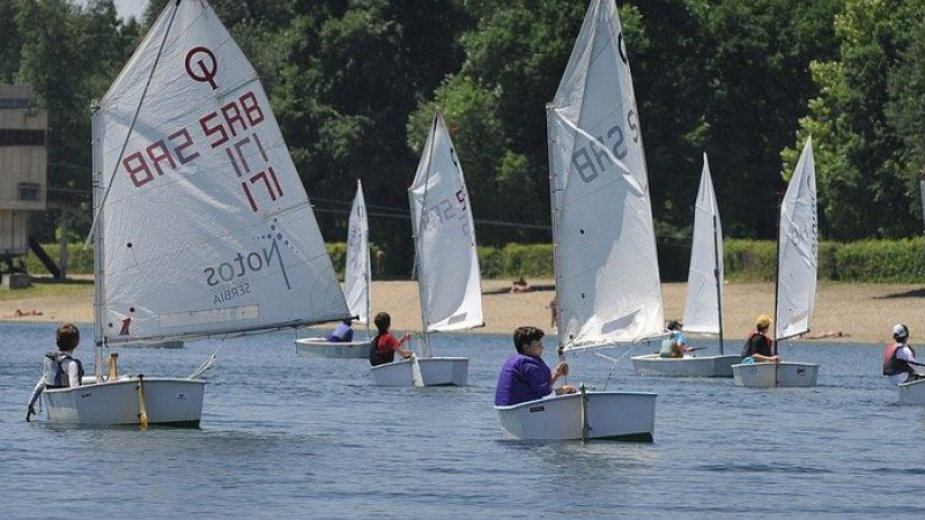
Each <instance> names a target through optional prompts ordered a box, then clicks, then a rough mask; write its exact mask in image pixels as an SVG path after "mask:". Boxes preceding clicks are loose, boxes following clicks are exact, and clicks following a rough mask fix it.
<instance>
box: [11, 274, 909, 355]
mask: <svg viewBox="0 0 925 520" xmlns="http://www.w3.org/2000/svg"><path fill="white" fill-rule="evenodd" d="M529 282H530V283H531V284H532V285H533V286H534V287H537V288H539V289H540V290H535V291H532V292H527V293H516V294H511V293H509V292H507V290H508V288H509V287H510V281H509V280H485V281H483V283H482V288H483V291H484V293H485V294H484V296H483V298H482V304H483V307H484V316H485V327H483V328H479V329H475V330H474V331H473V332H475V333H491V334H495V333H501V334H507V333H509V332H510V331H512V330H513V329H514V328H515V327H517V326H518V325H525V324H531V325H536V326H539V327H542V328H544V329H546V330H547V331H551V329H552V327H551V326H550V315H549V310H548V308H547V304H548V303H549V301H550V300H551V299H552V297H553V294H554V291H553V290H552V286H553V283H552V280H529ZM543 289H546V290H543ZM685 291H686V284H684V283H667V284H663V285H662V300H663V302H664V305H665V319H673V318H678V319H680V318H681V315H682V314H683V311H684V297H685ZM724 294H725V309H724V320H725V321H724V324H725V331H726V337H728V338H730V339H740V338H744V337H745V335H746V334H747V333H748V331H749V330H751V327H752V324H753V320H754V319H755V316H757V315H758V314H761V313H768V314H773V302H774V284H773V283H729V284H726V288H725V293H724ZM372 302H373V312H374V313H375V312H378V311H382V310H384V311H387V312H389V313H390V314H391V315H392V325H393V328H394V329H396V330H400V331H401V330H411V331H414V330H419V329H420V326H421V318H420V314H419V310H418V290H417V285H416V284H415V283H414V282H411V281H378V282H373V287H372ZM0 320H2V321H50V322H66V321H71V322H75V323H90V322H92V321H93V288H92V286H91V285H89V284H88V285H86V286H83V287H81V288H80V290H77V291H71V292H70V293H68V294H61V295H58V294H55V295H52V296H41V297H27V298H20V299H5V300H0ZM923 321H925V288H923V287H922V286H919V285H910V284H856V283H855V284H846V283H820V284H819V287H818V289H817V294H816V309H815V312H814V316H813V321H812V324H813V331H812V333H811V334H823V333H827V332H834V333H838V332H841V333H842V334H843V336H842V337H830V338H826V339H825V341H838V342H859V343H881V342H885V341H887V340H888V339H889V331H890V328H891V327H892V326H893V324H894V323H897V322H900V323H905V324H906V325H908V326H909V327H910V328H911V330H912V342H913V343H922V342H923V341H925V339H923V338H925V335H923V333H925V330H923V329H925V328H923V326H922V323H923Z"/></svg>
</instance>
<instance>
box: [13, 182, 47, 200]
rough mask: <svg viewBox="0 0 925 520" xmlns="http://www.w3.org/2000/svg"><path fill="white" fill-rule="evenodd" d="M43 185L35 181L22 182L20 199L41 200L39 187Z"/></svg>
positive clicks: (20, 184)
mask: <svg viewBox="0 0 925 520" xmlns="http://www.w3.org/2000/svg"><path fill="white" fill-rule="evenodd" d="M41 187H42V186H41V185H40V184H38V183H35V182H20V183H19V200H41V199H39V188H41Z"/></svg>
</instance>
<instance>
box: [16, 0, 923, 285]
mask: <svg viewBox="0 0 925 520" xmlns="http://www.w3.org/2000/svg"><path fill="white" fill-rule="evenodd" d="M168 1H169V0H151V1H149V2H148V7H147V10H146V12H145V13H144V15H143V16H142V20H134V19H129V20H124V19H120V18H119V17H118V16H117V13H116V11H115V8H114V6H113V1H112V0H89V1H88V2H84V3H81V4H77V3H75V2H74V1H72V0H6V1H3V2H0V20H8V21H9V23H7V24H6V25H7V27H6V30H5V31H3V32H0V81H2V82H12V81H18V82H28V83H31V84H32V85H33V86H34V87H35V89H36V91H37V93H38V96H39V100H40V103H41V104H42V105H43V106H45V107H46V108H48V110H49V121H50V123H49V124H50V129H49V136H48V139H49V140H48V142H49V185H50V187H51V188H53V189H57V190H59V192H60V193H62V194H67V193H72V192H77V193H86V192H89V188H90V148H89V145H88V143H89V141H90V123H89V113H88V107H89V103H90V100H91V99H94V98H99V97H101V96H102V95H103V94H104V93H105V90H106V88H107V87H108V85H109V84H110V83H111V82H112V80H113V79H114V78H115V76H116V74H118V72H119V70H120V69H121V67H122V66H123V64H124V63H125V62H126V61H127V59H128V58H129V56H130V55H131V53H132V52H133V50H134V47H135V45H136V44H137V43H138V41H139V40H140V38H141V37H142V36H143V35H144V33H145V30H146V27H148V26H149V25H150V24H151V23H153V21H154V20H155V19H156V17H157V16H158V15H159V14H160V12H161V10H162V9H163V7H164V5H166V4H167V3H168ZM211 3H212V5H213V7H214V8H215V10H216V11H217V13H218V14H219V16H220V17H221V19H222V21H223V22H224V23H225V25H226V26H228V28H229V30H230V31H231V33H232V35H233V36H234V37H235V39H236V41H237V42H238V44H239V45H240V46H241V48H242V49H243V50H244V52H245V54H246V55H247V56H248V58H249V59H250V60H251V62H252V63H253V64H254V66H255V68H256V69H257V71H258V73H259V75H260V77H261V80H262V82H263V84H264V87H265V88H266V90H267V92H268V95H269V97H270V100H271V102H272V104H273V110H274V112H275V114H276V117H277V119H278V120H279V123H280V125H281V127H282V130H283V134H284V135H285V137H286V141H287V144H288V145H289V148H290V151H291V153H292V157H293V159H294V161H295V164H296V167H297V169H298V171H299V173H300V175H301V177H302V179H303V182H304V183H305V186H306V189H307V191H308V193H309V197H310V198H311V199H312V200H313V203H314V204H315V206H316V209H317V210H318V218H319V221H320V223H321V226H322V231H323V232H324V233H325V238H326V239H327V240H332V241H336V240H341V239H342V237H343V235H344V228H345V223H346V217H347V215H346V214H347V210H348V208H349V201H350V200H351V199H352V196H353V192H354V190H355V186H356V179H362V181H363V186H364V189H365V192H366V200H367V204H368V206H369V213H370V216H371V233H372V240H373V241H374V242H376V243H377V244H379V245H380V246H381V248H382V249H383V251H384V252H385V253H386V256H385V258H386V261H387V262H389V265H390V269H389V270H390V271H391V272H393V273H398V272H407V270H408V269H409V268H410V263H411V256H413V255H412V254H411V253H410V252H411V251H413V247H412V245H411V237H410V228H411V226H410V222H409V221H408V220H406V218H404V216H405V215H406V214H407V210H406V208H407V204H408V199H407V192H406V190H407V186H408V185H409V184H410V182H411V179H412V177H413V174H414V171H415V167H416V165H417V161H418V158H419V153H420V151H421V148H422V147H423V143H424V140H425V138H426V132H427V128H428V125H429V123H430V120H431V118H432V116H433V113H434V111H435V110H436V109H438V108H439V109H441V110H443V112H444V114H445V118H446V120H447V124H448V127H449V129H450V131H451V134H452V137H453V140H454V144H455V145H456V148H457V152H458V155H459V158H460V161H461V165H462V168H463V171H464V172H465V175H466V181H467V185H468V187H469V190H470V198H471V200H472V205H473V211H474V214H475V218H476V221H477V224H476V230H477V235H478V239H479V242H480V243H483V244H486V245H503V244H504V243H507V242H545V241H548V240H549V239H550V236H549V231H548V229H547V228H546V226H548V222H549V216H548V215H549V213H548V211H549V195H548V187H547V178H548V165H547V151H546V124H545V111H544V105H545V103H546V102H547V101H549V100H550V99H551V97H552V95H553V94H554V92H555V90H556V86H557V85H558V81H559V78H560V76H561V74H562V72H563V70H564V68H565V64H566V63H567V61H568V57H569V55H570V53H571V49H572V45H573V43H574V39H575V37H576V36H577V34H578V29H579V27H580V26H581V22H582V20H583V17H584V13H585V11H586V9H587V3H586V2H585V1H584V0H402V1H394V0H213V1H212V2H211ZM618 5H619V8H620V15H621V19H622V23H623V30H624V39H625V42H626V47H627V49H628V53H629V59H630V65H631V67H632V71H633V80H634V84H635V91H636V96H637V104H638V106H639V117H640V123H641V129H642V135H643V139H644V143H645V149H646V158H647V164H648V170H649V178H650V186H651V195H652V203H653V213H654V217H655V220H656V225H657V232H658V234H659V236H660V238H661V239H662V240H666V241H672V240H674V241H676V242H678V243H683V242H686V240H687V238H686V237H689V235H690V231H691V227H692V220H693V219H692V215H693V209H692V208H693V203H694V198H695V196H696V190H697V186H698V182H699V175H700V169H701V157H702V153H703V152H706V153H707V154H708V155H709V156H710V166H711V169H712V173H713V179H714V182H715V184H716V192H717V198H718V200H719V205H720V211H721V215H722V219H723V226H724V229H725V232H726V234H727V235H728V236H732V237H740V238H757V239H768V238H773V236H774V234H775V232H776V231H775V230H776V225H777V223H776V218H777V200H778V197H779V194H781V193H782V192H783V191H784V190H785V188H786V181H787V179H788V178H789V176H790V174H791V172H792V169H793V166H794V165H795V163H796V159H797V157H798V155H799V151H800V149H801V148H802V146H803V143H804V142H805V139H806V138H807V137H808V136H809V135H812V136H813V142H814V145H815V151H816V169H817V174H818V191H819V207H820V229H821V234H822V236H823V238H826V239H834V240H855V239H862V238H898V237H904V236H912V235H916V234H919V233H920V232H921V229H922V225H921V217H922V216H921V205H920V199H919V194H918V178H919V177H920V176H921V175H923V173H925V60H923V59H922V56H925V0H817V1H814V2H805V1H803V0H753V1H749V2H742V1H741V0H635V1H622V2H618ZM510 223H515V224H520V225H510ZM82 231H85V230H77V234H79V233H80V232H82ZM39 232H40V233H42V232H45V233H48V232H49V230H48V229H45V230H39Z"/></svg>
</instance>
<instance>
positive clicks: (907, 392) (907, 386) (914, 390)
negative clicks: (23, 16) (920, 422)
mask: <svg viewBox="0 0 925 520" xmlns="http://www.w3.org/2000/svg"><path fill="white" fill-rule="evenodd" d="M897 388H899V404H913V405H919V406H922V405H925V379H916V380H915V381H909V382H908V383H900V384H899V385H897Z"/></svg>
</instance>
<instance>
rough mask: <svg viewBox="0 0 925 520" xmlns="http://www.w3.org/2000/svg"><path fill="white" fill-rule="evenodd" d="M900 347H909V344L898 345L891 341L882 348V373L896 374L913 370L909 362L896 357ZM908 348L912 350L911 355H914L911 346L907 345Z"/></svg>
mask: <svg viewBox="0 0 925 520" xmlns="http://www.w3.org/2000/svg"><path fill="white" fill-rule="evenodd" d="M900 347H909V345H899V344H897V343H896V342H895V341H893V342H891V343H890V344H889V345H887V346H886V348H884V349H883V375H885V376H895V375H896V374H902V373H905V372H912V371H913V370H912V367H911V366H909V363H906V361H905V360H902V359H899V358H897V357H896V354H898V353H899V349H900ZM909 350H912V355H913V357H914V356H915V350H913V349H912V347H909Z"/></svg>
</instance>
